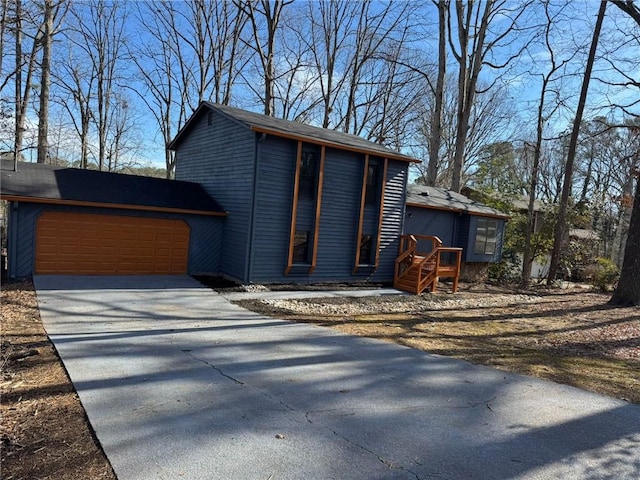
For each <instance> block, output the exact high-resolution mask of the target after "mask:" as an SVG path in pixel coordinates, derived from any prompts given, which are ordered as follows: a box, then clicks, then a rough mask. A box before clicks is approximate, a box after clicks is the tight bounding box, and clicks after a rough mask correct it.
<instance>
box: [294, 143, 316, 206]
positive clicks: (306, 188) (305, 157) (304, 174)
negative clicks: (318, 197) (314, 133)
mask: <svg viewBox="0 0 640 480" xmlns="http://www.w3.org/2000/svg"><path fill="white" fill-rule="evenodd" d="M316 163H317V162H316V153H315V152H309V151H303V152H302V158H301V159H300V180H299V184H298V185H299V187H298V191H299V192H300V195H304V196H306V197H313V195H314V193H315V186H316Z"/></svg>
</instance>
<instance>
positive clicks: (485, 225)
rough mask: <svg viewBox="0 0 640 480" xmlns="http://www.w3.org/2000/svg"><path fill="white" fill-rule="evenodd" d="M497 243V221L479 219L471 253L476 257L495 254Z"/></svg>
mask: <svg viewBox="0 0 640 480" xmlns="http://www.w3.org/2000/svg"><path fill="white" fill-rule="evenodd" d="M497 243H498V221H497V220H494V219H490V218H479V219H478V225H477V227H476V241H475V245H474V247H473V253H475V254H476V255H493V254H494V253H496V244H497Z"/></svg>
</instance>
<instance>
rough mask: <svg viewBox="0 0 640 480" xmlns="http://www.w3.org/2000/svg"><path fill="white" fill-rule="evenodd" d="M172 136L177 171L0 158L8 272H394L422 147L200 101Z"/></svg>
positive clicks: (239, 277) (289, 276) (325, 278)
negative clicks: (122, 170) (401, 148)
mask: <svg viewBox="0 0 640 480" xmlns="http://www.w3.org/2000/svg"><path fill="white" fill-rule="evenodd" d="M170 147H171V148H172V149H173V150H175V152H176V180H164V179H153V178H147V177H136V176H131V175H121V174H114V173H106V172H96V171H90V170H79V169H73V168H61V167H52V166H46V165H35V164H20V166H19V168H18V171H17V172H13V165H12V163H10V162H5V163H3V164H2V189H1V190H2V198H3V199H4V200H8V201H10V202H11V208H10V218H9V245H10V247H9V263H10V265H9V275H10V276H11V277H24V276H29V275H31V274H33V273H85V274H89V273H98V274H104V273H131V274H134V273H145V274H146V273H189V274H215V275H222V276H225V277H227V278H230V279H232V280H235V281H238V282H241V283H310V282H356V281H375V282H390V281H392V280H393V275H394V262H395V258H396V256H397V251H398V241H399V237H400V234H401V233H402V218H403V213H404V200H405V188H406V182H407V176H408V167H409V164H410V163H411V162H414V161H416V160H414V159H412V158H410V157H407V156H405V155H402V154H399V153H398V152H395V151H393V150H389V149H387V148H384V147H382V146H379V145H376V144H373V143H371V142H368V141H366V140H364V139H362V138H360V137H357V136H354V135H349V134H345V133H341V132H336V131H330V130H326V129H322V128H316V127H311V126H308V125H304V124H301V123H296V122H290V121H285V120H281V119H275V118H271V117H266V116H264V115H259V114H255V113H251V112H246V111H243V110H239V109H236V108H232V107H226V106H220V105H214V104H210V103H206V102H205V103H203V104H201V105H200V106H199V107H198V109H197V110H196V111H195V112H194V114H193V116H192V117H191V118H190V120H189V121H188V122H187V123H186V125H185V126H184V128H183V129H182V130H181V131H180V132H179V133H178V135H177V136H176V138H175V139H174V141H173V142H172V143H171V145H170ZM214 198H215V200H214ZM136 258H142V260H135V259H136Z"/></svg>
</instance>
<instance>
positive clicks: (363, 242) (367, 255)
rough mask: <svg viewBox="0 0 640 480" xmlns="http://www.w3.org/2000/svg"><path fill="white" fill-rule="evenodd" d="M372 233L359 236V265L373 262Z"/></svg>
mask: <svg viewBox="0 0 640 480" xmlns="http://www.w3.org/2000/svg"><path fill="white" fill-rule="evenodd" d="M372 254H373V235H362V236H361V237H360V256H359V258H358V264H359V265H371V264H372V263H373V259H372Z"/></svg>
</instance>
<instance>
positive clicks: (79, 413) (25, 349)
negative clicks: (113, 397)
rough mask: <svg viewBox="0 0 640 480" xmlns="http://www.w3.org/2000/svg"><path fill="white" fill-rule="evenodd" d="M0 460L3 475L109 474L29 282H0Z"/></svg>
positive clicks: (8, 478)
mask: <svg viewBox="0 0 640 480" xmlns="http://www.w3.org/2000/svg"><path fill="white" fill-rule="evenodd" d="M0 312H1V314H2V343H1V349H0V362H1V365H2V372H1V376H2V377H1V378H0V395H1V396H2V403H1V404H0V413H1V414H2V425H0V463H1V465H2V467H1V468H2V478H3V479H4V480H18V479H24V480H27V479H34V478H37V479H68V480H80V479H82V480H86V479H92V480H93V479H96V480H115V479H116V476H115V474H114V473H113V470H112V468H111V465H110V464H109V462H108V460H107V458H106V457H105V455H104V453H103V452H102V450H101V448H100V446H99V445H98V442H97V440H96V439H95V437H94V435H93V432H92V430H91V428H90V426H89V423H88V421H87V419H86V415H85V411H84V408H83V407H82V404H81V403H80V399H79V398H78V395H77V394H76V392H75V390H74V388H73V385H72V384H71V381H70V380H69V377H68V376H67V373H66V370H65V369H64V367H63V365H62V362H61V361H60V359H59V357H58V355H57V353H56V351H55V349H54V348H53V345H52V344H51V342H50V341H49V339H48V337H47V335H46V333H45V331H44V329H43V327H42V322H41V321H40V314H39V312H38V307H37V302H36V294H35V292H34V290H33V286H32V285H31V284H29V283H14V284H4V285H2V304H1V306H0Z"/></svg>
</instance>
